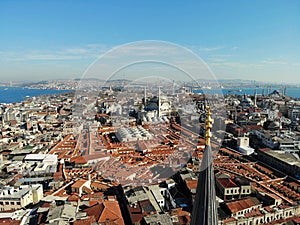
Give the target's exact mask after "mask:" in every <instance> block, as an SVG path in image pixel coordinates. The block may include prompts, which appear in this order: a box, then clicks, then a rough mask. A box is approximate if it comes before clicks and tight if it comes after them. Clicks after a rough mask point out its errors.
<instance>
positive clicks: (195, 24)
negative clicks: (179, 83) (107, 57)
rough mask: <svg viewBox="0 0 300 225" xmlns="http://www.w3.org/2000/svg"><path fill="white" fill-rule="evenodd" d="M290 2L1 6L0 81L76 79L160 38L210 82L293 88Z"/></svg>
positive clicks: (295, 55) (296, 50)
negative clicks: (190, 58) (205, 71)
mask: <svg viewBox="0 0 300 225" xmlns="http://www.w3.org/2000/svg"><path fill="white" fill-rule="evenodd" d="M299 12H300V1H297V0H288V1H282V0H272V1H271V0H264V1H261V0H244V1H236V0H227V1H216V0H207V1H206V0H201V1H199V0H198V1H179V0H178V1H176V0H172V1H171V0H170V1H168V0H165V1H161V0H151V1H140V0H127V1H121V0H120V1H115V0H111V1H104V0H73V1H71V0H64V1H61V0H51V1H50V0H45V1H38V0H26V1H22V0H1V1H0V81H4V82H5V81H10V80H12V81H20V80H45V79H68V78H77V77H81V76H82V74H83V73H84V72H85V71H86V69H87V68H88V67H89V66H90V65H91V64H92V63H93V62H94V61H95V60H96V59H97V57H99V56H100V55H101V54H104V53H105V52H106V51H108V50H110V49H112V48H115V47H116V46H120V45H124V44H126V43H131V42H135V41H143V40H161V41H165V42H171V43H174V44H176V45H179V46H183V47H185V48H188V49H190V50H191V51H192V52H193V53H195V54H196V55H198V56H199V57H200V58H201V59H202V60H203V61H204V62H205V63H206V64H207V65H208V66H209V68H210V69H211V71H212V72H213V73H214V74H215V76H216V77H217V79H247V80H258V81H267V82H269V81H272V82H278V83H300V78H299V75H300V13H299Z"/></svg>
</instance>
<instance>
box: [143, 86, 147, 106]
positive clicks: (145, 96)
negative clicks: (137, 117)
mask: <svg viewBox="0 0 300 225" xmlns="http://www.w3.org/2000/svg"><path fill="white" fill-rule="evenodd" d="M146 99H147V88H146V86H145V87H144V107H146V103H147V101H146Z"/></svg>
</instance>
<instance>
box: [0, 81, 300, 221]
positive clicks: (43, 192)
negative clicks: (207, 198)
mask: <svg viewBox="0 0 300 225" xmlns="http://www.w3.org/2000/svg"><path fill="white" fill-rule="evenodd" d="M81 82H82V83H85V84H86V85H87V86H88V87H89V89H88V90H87V89H85V85H81V88H82V89H80V90H76V91H70V92H66V93H60V94H52V95H41V96H34V97H30V98H26V99H25V100H24V101H22V102H15V103H3V104H1V110H0V117H1V121H2V123H1V139H0V143H1V151H0V159H1V160H0V161H1V180H0V181H1V193H0V211H1V212H0V221H1V222H3V223H9V224H74V225H75V224H162V223H164V224H189V223H190V222H191V218H192V216H193V215H192V211H193V202H194V199H195V196H196V192H197V183H198V175H199V166H200V164H201V159H202V157H203V153H204V149H205V145H206V144H205V133H206V130H205V118H206V111H207V107H210V108H211V111H212V118H213V125H212V127H213V128H212V140H211V146H212V149H213V150H215V151H214V152H215V153H214V160H213V168H214V174H215V190H216V199H213V200H212V201H216V205H217V212H218V213H217V214H218V223H219V224H232V225H233V224H249V225H250V224H299V223H300V217H299V214H300V206H299V203H300V182H299V179H300V159H299V151H300V125H299V123H298V121H299V117H300V101H299V100H297V99H294V98H291V97H289V96H287V95H286V93H285V91H284V89H283V90H269V91H268V92H267V91H266V92H265V93H264V94H257V93H258V92H256V91H254V92H253V94H252V95H247V94H244V93H242V92H240V93H228V94H226V95H224V96H219V95H217V94H203V93H197V92H195V91H193V90H192V89H191V87H189V86H188V85H186V86H183V85H181V84H180V85H176V86H175V85H174V84H172V83H171V84H169V85H166V84H165V85H161V86H158V85H157V84H154V85H153V86H151V85H150V84H147V85H144V86H142V85H141V84H139V85H138V86H137V85H131V86H130V85H129V84H128V83H126V84H125V83H124V81H111V82H109V83H107V84H106V85H105V86H103V84H102V87H101V86H100V85H99V84H98V83H97V82H96V81H81ZM127 82H129V81H127ZM61 83H63V82H61ZM91 84H92V85H91ZM124 84H125V85H124ZM70 85H73V84H72V83H70V82H65V83H64V86H63V89H67V90H72V89H73V90H74V88H72V87H71V86H70ZM61 86H62V85H59V88H58V87H56V88H57V89H60V88H61ZM92 86H93V87H92ZM91 87H92V88H91ZM45 88H46V87H45ZM51 88H55V83H52V86H51ZM124 93H126V94H124Z"/></svg>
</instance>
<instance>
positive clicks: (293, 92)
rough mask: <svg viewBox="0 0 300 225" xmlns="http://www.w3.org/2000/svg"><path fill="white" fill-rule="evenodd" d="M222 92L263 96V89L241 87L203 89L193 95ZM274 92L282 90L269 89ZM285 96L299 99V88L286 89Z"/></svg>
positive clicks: (265, 91) (265, 90) (265, 92)
mask: <svg viewBox="0 0 300 225" xmlns="http://www.w3.org/2000/svg"><path fill="white" fill-rule="evenodd" d="M221 90H222V92H223V94H224V95H225V94H228V93H231V94H239V95H241V94H247V95H254V93H255V90H256V93H257V94H258V95H261V94H263V89H261V88H260V89H259V88H257V89H255V88H243V87H237V88H224V89H203V90H201V89H200V90H194V92H195V93H207V94H213V93H220V91H221ZM274 90H277V91H279V92H281V91H282V90H280V89H276V88H274V89H271V92H273V91H274ZM264 94H265V95H266V94H267V89H266V88H265V89H264ZM286 95H287V96H290V97H292V98H300V88H287V89H286Z"/></svg>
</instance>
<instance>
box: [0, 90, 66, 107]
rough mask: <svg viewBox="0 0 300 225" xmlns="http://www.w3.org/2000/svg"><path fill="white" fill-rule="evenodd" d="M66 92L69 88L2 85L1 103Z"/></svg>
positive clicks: (0, 92) (0, 91)
mask: <svg viewBox="0 0 300 225" xmlns="http://www.w3.org/2000/svg"><path fill="white" fill-rule="evenodd" d="M64 92H68V90H44V89H29V88H20V87H0V103H14V102H21V101H23V100H24V99H25V98H26V97H33V96H39V95H44V94H59V93H64Z"/></svg>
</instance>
